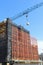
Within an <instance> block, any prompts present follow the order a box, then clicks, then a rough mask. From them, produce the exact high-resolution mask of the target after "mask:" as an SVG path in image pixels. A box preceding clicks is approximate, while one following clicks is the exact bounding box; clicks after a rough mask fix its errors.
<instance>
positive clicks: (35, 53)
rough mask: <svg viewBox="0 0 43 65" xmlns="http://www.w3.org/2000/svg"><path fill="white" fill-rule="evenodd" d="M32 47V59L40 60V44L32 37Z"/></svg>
mask: <svg viewBox="0 0 43 65" xmlns="http://www.w3.org/2000/svg"><path fill="white" fill-rule="evenodd" d="M31 45H32V59H33V60H39V55H38V44H37V40H36V38H34V37H31Z"/></svg>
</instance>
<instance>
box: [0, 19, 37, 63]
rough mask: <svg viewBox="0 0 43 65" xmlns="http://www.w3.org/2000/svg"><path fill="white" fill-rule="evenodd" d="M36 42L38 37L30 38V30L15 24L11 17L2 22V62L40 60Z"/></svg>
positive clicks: (0, 32) (0, 24)
mask: <svg viewBox="0 0 43 65" xmlns="http://www.w3.org/2000/svg"><path fill="white" fill-rule="evenodd" d="M31 43H32V44H31ZM36 43H37V42H36V39H33V38H30V32H29V31H27V30H26V29H25V28H24V27H22V26H18V25H16V24H13V23H12V22H11V20H10V19H9V18H7V20H6V21H3V22H2V23H0V62H2V61H3V62H6V61H9V60H38V47H37V44H36Z"/></svg>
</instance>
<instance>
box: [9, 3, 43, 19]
mask: <svg viewBox="0 0 43 65" xmlns="http://www.w3.org/2000/svg"><path fill="white" fill-rule="evenodd" d="M41 6H43V2H41V3H39V4H36V5H34V6H33V7H30V8H28V9H27V10H25V11H23V12H21V13H19V14H17V15H15V16H13V17H11V18H10V19H11V20H15V19H17V18H19V17H21V16H23V15H25V14H28V13H29V12H32V11H33V10H35V9H37V8H39V7H41Z"/></svg>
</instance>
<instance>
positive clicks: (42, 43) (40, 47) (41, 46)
mask: <svg viewBox="0 0 43 65" xmlns="http://www.w3.org/2000/svg"><path fill="white" fill-rule="evenodd" d="M37 42H38V52H39V54H40V53H43V41H41V40H38V41H37Z"/></svg>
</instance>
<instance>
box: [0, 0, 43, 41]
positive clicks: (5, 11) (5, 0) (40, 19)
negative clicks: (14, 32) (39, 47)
mask: <svg viewBox="0 0 43 65" xmlns="http://www.w3.org/2000/svg"><path fill="white" fill-rule="evenodd" d="M40 2H43V0H0V21H2V20H4V19H5V18H7V17H13V16H15V15H16V14H18V13H20V12H23V11H24V10H26V9H27V8H30V7H32V6H34V5H36V4H38V3H40ZM28 21H29V23H30V25H29V26H27V25H26V22H27V19H26V15H24V16H22V17H20V18H18V19H16V20H14V21H13V22H15V23H16V24H18V25H22V26H24V28H26V29H27V30H29V31H30V34H31V35H32V36H33V37H35V38H37V39H38V40H39V41H40V40H41V41H43V6H41V7H40V8H38V9H36V10H34V11H32V12H30V13H29V14H28Z"/></svg>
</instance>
